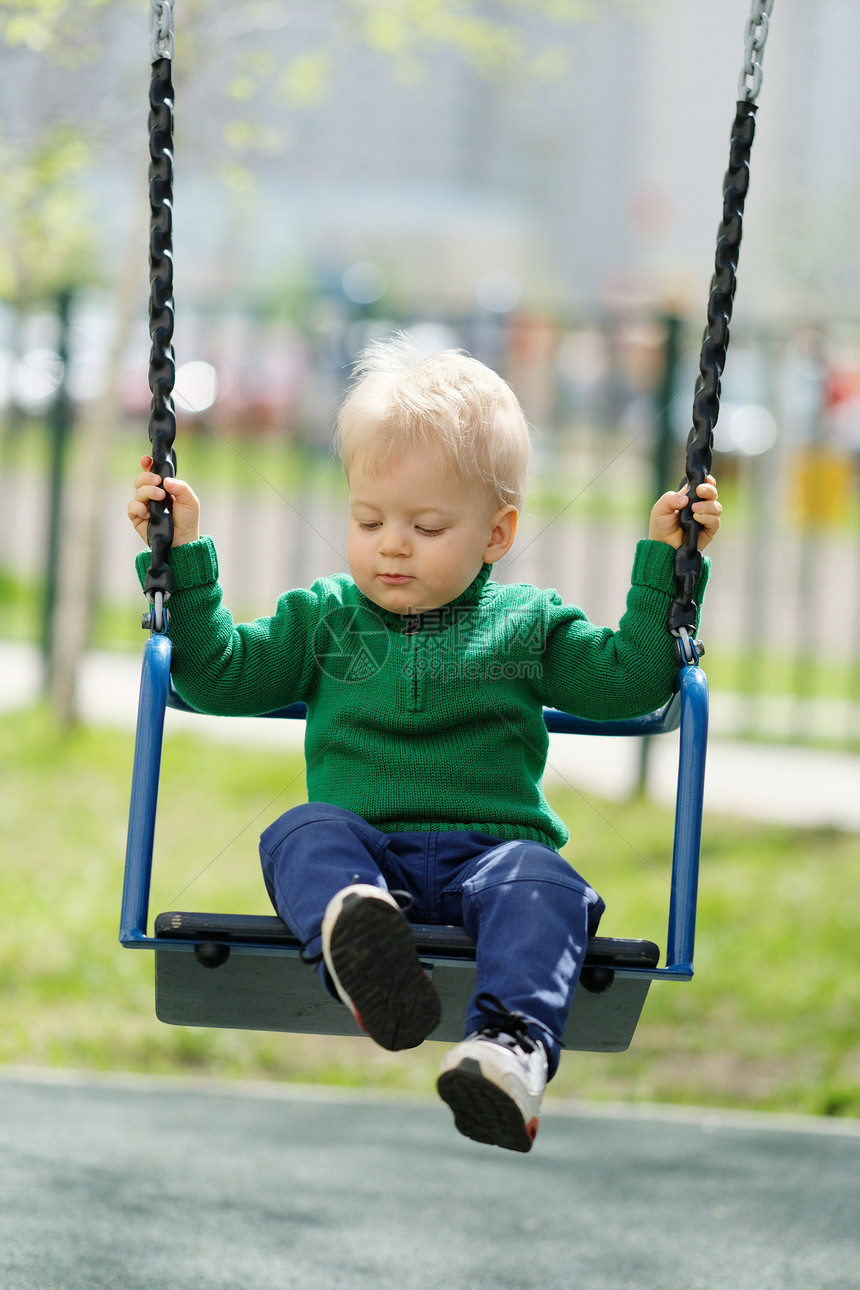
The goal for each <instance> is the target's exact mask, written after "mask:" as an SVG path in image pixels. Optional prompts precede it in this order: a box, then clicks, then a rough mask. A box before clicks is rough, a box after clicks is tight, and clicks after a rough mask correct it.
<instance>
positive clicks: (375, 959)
mask: <svg viewBox="0 0 860 1290" xmlns="http://www.w3.org/2000/svg"><path fill="white" fill-rule="evenodd" d="M322 952H323V959H324V960H325V965H326V967H327V968H328V971H329V975H330V976H331V979H332V982H333V983H334V987H335V989H336V990H337V993H338V995H339V996H340V998H341V999H342V1000H343V1002H344V1003H345V1004H346V1006H347V1007H348V1008H349V1010H350V1012H351V1013H352V1014H353V1016H354V1017H355V1019H356V1021H357V1022H358V1024H359V1025H360V1026H361V1028H362V1030H363V1031H364V1032H365V1034H367V1035H369V1036H370V1038H371V1039H373V1040H375V1041H376V1043H377V1044H379V1045H380V1046H381V1047H382V1048H387V1049H388V1050H389V1051H390V1052H399V1050H400V1049H402V1048H416V1047H417V1046H418V1044H420V1043H422V1042H423V1040H425V1039H426V1038H427V1036H428V1035H429V1034H430V1033H431V1031H433V1030H435V1029H436V1027H437V1026H438V1024H439V1021H440V1020H441V1016H442V1006H441V1004H440V1002H439V996H438V994H437V993H436V987H435V986H434V985H433V982H432V981H431V980H430V978H429V976H428V975H427V973H426V972H425V971H424V969H423V968H422V967H421V963H420V961H419V958H418V954H417V952H416V950H415V941H414V939H413V936H412V932H411V930H410V928H409V924H408V923H407V921H406V919H405V918H404V916H403V913H402V911H401V909H400V906H399V905H398V904H397V901H396V900H395V899H394V897H393V896H392V895H390V894H389V893H388V892H387V891H383V890H382V889H381V888H379V887H371V886H369V885H367V884H364V883H356V884H355V885H354V886H352V887H345V888H344V889H343V891H339V892H338V893H337V895H336V896H333V897H332V899H331V900H330V901H329V903H328V906H327V908H326V911H325V916H324V917H323V923H322Z"/></svg>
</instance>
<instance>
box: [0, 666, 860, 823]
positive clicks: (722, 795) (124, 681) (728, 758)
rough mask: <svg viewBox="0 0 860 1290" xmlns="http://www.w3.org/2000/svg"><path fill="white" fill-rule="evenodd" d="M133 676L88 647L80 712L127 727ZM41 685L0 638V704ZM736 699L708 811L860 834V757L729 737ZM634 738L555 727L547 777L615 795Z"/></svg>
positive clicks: (712, 767) (131, 718) (239, 723)
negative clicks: (575, 733) (577, 734)
mask: <svg viewBox="0 0 860 1290" xmlns="http://www.w3.org/2000/svg"><path fill="white" fill-rule="evenodd" d="M139 675H140V656H139V655H136V654H133V653H130V654H120V653H93V654H91V655H90V656H89V657H88V659H87V660H86V663H85V665H84V667H83V669H82V675H81V683H80V696H81V706H82V710H83V711H84V712H85V713H86V714H87V717H88V720H90V721H91V722H92V723H93V724H106V725H119V726H122V727H124V728H128V729H133V727H134V722H135V717H136V712H137V692H138V684H139ZM39 689H40V663H39V657H38V654H37V652H36V651H35V650H34V649H33V648H31V647H29V646H26V645H17V644H11V643H8V642H0V711H2V710H4V709H5V710H10V709H14V708H15V707H19V706H25V705H26V704H28V703H32V702H34V701H35V700H36V699H37V697H38V695H39ZM734 706H735V705H734V701H733V700H732V698H731V697H730V696H722V695H720V694H714V695H713V696H712V700H711V738H710V741H709V746H708V768H707V776H706V803H705V805H706V809H707V810H709V811H716V812H721V813H724V814H735V815H740V816H742V817H744V818H748V819H755V820H764V821H775V822H779V823H784V824H789V825H801V826H817V827H832V828H837V829H846V830H849V831H852V832H860V756H857V755H854V754H850V753H840V752H824V751H813V750H811V749H808V748H798V747H794V746H791V745H780V744H756V743H749V742H744V741H742V740H738V739H733V738H731V737H729V736H728V735H727V734H726V731H727V730H729V729H731V728H732V726H733V715H734V714H733V712H731V711H730V709H732V708H734ZM170 730H193V731H195V732H196V733H197V734H202V735H205V736H206V737H207V738H213V739H225V740H231V741H238V742H246V743H248V744H250V745H254V744H260V743H262V742H263V741H265V742H266V743H271V744H274V745H276V746H280V747H283V748H285V749H295V750H298V749H300V748H301V743H302V738H303V729H302V726H301V724H300V723H298V722H291V721H277V722H272V721H254V720H253V719H247V720H246V719H238V720H236V719H229V720H228V719H225V718H221V717H193V716H189V715H188V714H184V713H174V712H172V713H170V714H169V723H168V731H170ZM638 744H639V741H638V740H635V739H609V738H607V739H603V738H588V739H576V738H572V737H570V736H567V737H565V736H563V735H554V736H553V737H552V741H551V750H550V757H549V763H548V775H550V776H556V777H557V778H560V779H562V780H564V781H565V782H566V783H568V784H570V785H571V786H572V787H574V788H576V789H579V790H580V791H582V792H584V793H593V794H596V795H598V796H602V797H607V798H610V799H613V798H614V799H623V798H625V797H627V796H628V795H629V794H630V792H631V790H632V789H633V787H634V786H635V784H636V782H637V777H638V774H639V747H638ZM676 775H677V740H676V737H673V736H671V735H667V736H665V737H664V738H661V739H657V740H654V741H653V742H652V746H651V756H650V762H649V791H650V793H651V795H652V797H653V798H654V799H655V800H656V801H659V802H663V803H666V804H670V803H672V802H673V801H674V795H675V779H676Z"/></svg>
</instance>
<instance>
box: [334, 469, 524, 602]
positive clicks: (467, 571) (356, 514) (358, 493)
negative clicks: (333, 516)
mask: <svg viewBox="0 0 860 1290" xmlns="http://www.w3.org/2000/svg"><path fill="white" fill-rule="evenodd" d="M349 487H350V508H349V534H348V538H347V556H348V559H349V569H350V573H351V574H352V576H353V578H354V579H355V582H356V585H357V586H358V588H359V589H360V590H361V591H362V592H364V594H365V595H366V596H367V597H368V599H369V600H372V601H373V603H374V604H376V605H379V606H380V607H381V608H382V609H388V610H390V611H391V612H392V613H395V614H409V613H423V612H425V611H427V610H429V609H438V608H439V607H440V606H441V605H447V604H448V603H449V602H450V601H452V600H455V599H456V598H457V596H459V595H461V594H462V593H463V592H464V591H465V590H466V588H467V587H468V586H469V584H470V583H471V582H473V581H474V579H475V578H476V577H477V575H478V573H479V572H480V570H481V566H482V564H483V563H484V560H485V559H487V560H489V561H490V562H492V561H494V560H497V559H499V558H500V555H503V554H504V550H499V551H497V550H496V546H497V545H498V532H497V521H498V519H499V514H500V510H499V506H498V503H497V502H496V501H495V499H494V498H493V496H492V494H491V493H490V491H489V490H488V489H487V488H485V487H483V486H481V485H480V484H476V483H474V482H472V481H469V480H466V479H464V478H462V477H461V476H458V475H456V474H454V473H453V472H451V471H449V470H446V469H444V467H443V465H442V463H441V462H440V461H439V459H438V457H437V455H436V454H435V453H433V452H432V451H431V450H428V449H419V450H415V451H412V452H410V454H409V457H408V459H406V458H402V459H400V458H397V459H394V460H393V461H391V462H389V463H387V464H386V465H384V466H383V467H382V468H381V469H379V470H375V471H368V470H367V468H366V465H365V462H364V460H363V456H362V454H361V453H357V454H356V456H355V458H354V459H353V462H352V466H351V469H350V473H349ZM502 510H503V511H504V512H505V513H507V512H511V511H513V508H512V507H503V508H502ZM513 514H514V526H515V517H516V512H515V511H513ZM494 535H495V540H496V545H494ZM511 541H513V534H511V537H510V541H508V542H507V544H506V546H505V550H506V549H507V547H509V546H510V543H511Z"/></svg>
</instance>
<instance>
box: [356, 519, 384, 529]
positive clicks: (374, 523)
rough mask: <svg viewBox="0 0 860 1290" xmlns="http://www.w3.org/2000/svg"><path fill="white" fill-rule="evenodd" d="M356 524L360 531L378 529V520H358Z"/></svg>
mask: <svg viewBox="0 0 860 1290" xmlns="http://www.w3.org/2000/svg"><path fill="white" fill-rule="evenodd" d="M357 523H358V527H359V528H360V529H367V530H368V531H370V530H371V529H378V528H379V520H358V521H357Z"/></svg>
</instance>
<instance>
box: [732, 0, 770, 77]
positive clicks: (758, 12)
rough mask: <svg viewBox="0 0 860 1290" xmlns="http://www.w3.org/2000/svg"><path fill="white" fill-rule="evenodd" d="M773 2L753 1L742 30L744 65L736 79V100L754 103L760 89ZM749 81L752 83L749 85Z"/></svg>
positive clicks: (765, 0)
mask: <svg viewBox="0 0 860 1290" xmlns="http://www.w3.org/2000/svg"><path fill="white" fill-rule="evenodd" d="M772 10H773V0H753V4H752V11H751V13H750V16H749V18H747V23H746V27H745V29H744V42H745V50H744V65H743V70H742V71H741V74H740V77H739V78H738V100H739V101H740V102H745V101H746V102H749V103H755V101H756V99H757V98H758V93H759V90H760V89H761V82H762V70H761V62H762V58H763V57H764V46H765V41H766V40H767V34H768V31H769V29H770V15H771V11H772ZM750 81H751V82H752V83H751V84H750Z"/></svg>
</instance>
